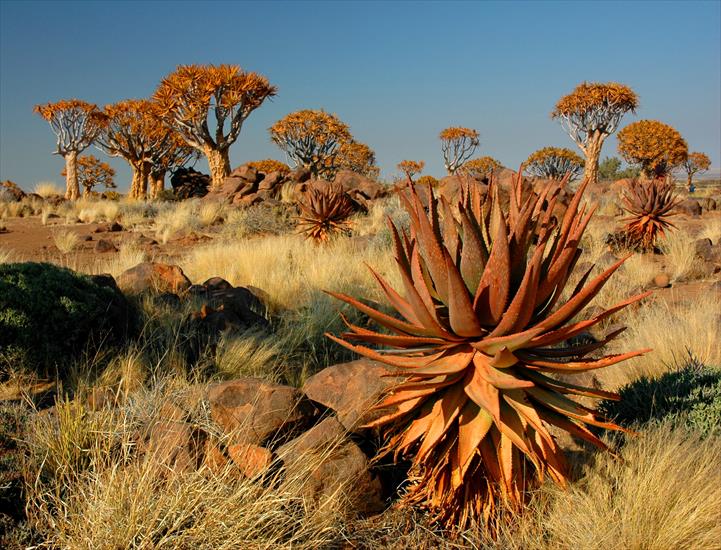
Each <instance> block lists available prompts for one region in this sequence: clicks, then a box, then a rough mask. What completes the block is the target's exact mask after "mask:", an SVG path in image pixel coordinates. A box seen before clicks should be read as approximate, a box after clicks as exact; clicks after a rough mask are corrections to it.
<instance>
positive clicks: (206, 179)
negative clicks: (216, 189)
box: [170, 168, 211, 200]
mask: <svg viewBox="0 0 721 550" xmlns="http://www.w3.org/2000/svg"><path fill="white" fill-rule="evenodd" d="M210 181H211V180H210V176H209V175H208V174H203V173H201V172H198V171H197V170H194V169H193V168H178V169H177V170H176V171H175V173H174V174H173V175H172V176H171V178H170V185H171V187H172V188H173V193H174V194H175V196H176V197H177V198H178V199H181V200H183V199H190V198H192V197H204V196H205V195H207V194H208V188H209V187H210Z"/></svg>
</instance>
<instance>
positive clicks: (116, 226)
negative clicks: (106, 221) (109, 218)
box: [108, 222, 123, 233]
mask: <svg viewBox="0 0 721 550" xmlns="http://www.w3.org/2000/svg"><path fill="white" fill-rule="evenodd" d="M122 230H123V226H122V225H120V224H119V223H118V222H113V223H111V224H110V227H108V231H110V232H111V233H117V232H118V231H122Z"/></svg>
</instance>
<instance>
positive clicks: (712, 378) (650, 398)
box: [599, 360, 721, 435]
mask: <svg viewBox="0 0 721 550" xmlns="http://www.w3.org/2000/svg"><path fill="white" fill-rule="evenodd" d="M619 393H620V395H621V400H620V401H602V402H601V404H600V405H599V410H600V411H601V412H602V413H603V414H605V415H606V416H608V417H609V418H614V419H615V420H616V422H617V423H619V424H621V425H622V426H626V427H632V426H638V425H641V424H645V423H648V422H653V421H658V422H666V421H667V422H671V423H672V424H675V425H685V426H687V427H689V428H691V429H694V430H697V431H698V432H700V433H702V434H704V435H709V434H721V369H718V368H708V367H704V366H703V365H700V364H698V363H697V362H696V361H693V360H692V361H690V362H689V363H688V364H687V365H686V366H684V367H683V368H681V369H679V370H675V371H671V372H667V373H666V374H664V375H663V376H661V377H660V378H656V379H650V378H645V377H643V378H640V379H638V380H636V381H634V382H633V383H631V384H629V385H627V386H625V387H624V388H622V389H621V391H620V392H619Z"/></svg>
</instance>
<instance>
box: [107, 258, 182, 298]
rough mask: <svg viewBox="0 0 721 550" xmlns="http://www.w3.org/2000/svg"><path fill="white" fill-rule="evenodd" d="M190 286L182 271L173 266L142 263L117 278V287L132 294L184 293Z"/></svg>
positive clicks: (158, 263)
mask: <svg viewBox="0 0 721 550" xmlns="http://www.w3.org/2000/svg"><path fill="white" fill-rule="evenodd" d="M190 285H191V282H190V279H188V278H187V277H186V276H185V273H183V270H182V269H181V268H180V267H179V266H177V265H173V264H164V263H160V262H143V263H140V264H138V265H136V266H134V267H131V268H130V269H126V270H125V271H123V272H122V273H121V274H120V275H119V276H118V286H119V287H120V288H122V289H123V290H124V291H126V292H129V293H132V294H141V293H144V292H157V293H162V292H172V293H175V294H177V293H179V292H184V291H186V290H187V289H188V288H189V287H190Z"/></svg>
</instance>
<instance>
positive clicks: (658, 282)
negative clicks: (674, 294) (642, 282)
mask: <svg viewBox="0 0 721 550" xmlns="http://www.w3.org/2000/svg"><path fill="white" fill-rule="evenodd" d="M653 286H655V287H656V288H668V287H670V286H671V278H670V277H669V276H668V274H666V273H659V274H658V275H656V276H655V277H654V278H653Z"/></svg>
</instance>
